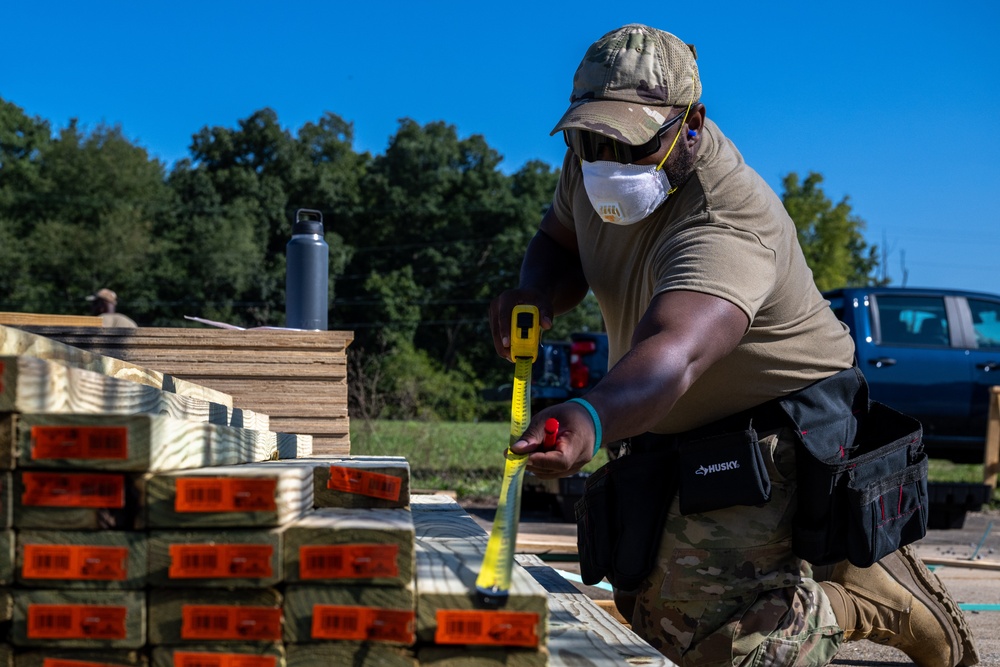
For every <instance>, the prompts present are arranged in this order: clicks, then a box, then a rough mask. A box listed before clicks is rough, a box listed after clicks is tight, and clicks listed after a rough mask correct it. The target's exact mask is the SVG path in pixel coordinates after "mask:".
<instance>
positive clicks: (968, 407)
mask: <svg viewBox="0 0 1000 667" xmlns="http://www.w3.org/2000/svg"><path fill="white" fill-rule="evenodd" d="M823 296H825V297H826V298H827V299H829V301H830V306H831V307H832V308H833V311H834V312H835V313H836V314H837V317H838V318H839V319H840V320H841V321H842V322H844V323H845V324H846V325H847V327H848V328H849V329H850V331H851V336H852V337H853V338H854V343H855V346H856V347H857V358H858V364H859V365H860V366H861V370H862V371H863V372H864V374H865V377H866V378H867V379H868V384H869V385H870V387H871V396H872V398H873V399H875V400H878V401H881V402H882V403H886V404H887V405H890V406H892V407H894V408H896V409H897V410H900V411H901V412H905V413H907V414H910V415H912V416H914V417H916V418H917V419H919V420H920V422H921V423H922V424H923V427H924V442H925V443H926V445H927V449H928V451H929V453H931V454H932V455H933V456H941V457H947V458H952V459H970V456H971V457H972V458H971V459H970V460H973V459H974V460H982V458H981V457H982V452H983V445H984V443H985V439H986V423H987V415H988V410H989V392H990V389H989V388H990V386H991V385H995V384H1000V295H995V294H985V293H979V292H967V291H958V290H943V289H919V288H899V287H851V288H844V289H838V290H833V291H830V292H825V293H824V294H823Z"/></svg>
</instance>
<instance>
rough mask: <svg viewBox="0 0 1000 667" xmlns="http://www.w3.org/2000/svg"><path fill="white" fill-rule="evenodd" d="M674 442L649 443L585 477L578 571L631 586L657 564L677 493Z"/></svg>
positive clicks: (592, 579)
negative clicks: (649, 444)
mask: <svg viewBox="0 0 1000 667" xmlns="http://www.w3.org/2000/svg"><path fill="white" fill-rule="evenodd" d="M675 470H676V454H675V451H674V449H673V447H671V446H668V445H664V446H662V447H653V448H650V449H649V450H648V451H643V452H642V453H635V452H634V453H632V454H629V455H627V456H622V457H620V458H618V459H615V460H614V461H609V462H608V463H606V464H605V465H604V466H603V467H601V469H600V470H598V471H597V472H596V473H594V474H593V475H591V476H590V477H589V478H588V479H587V483H586V487H585V490H584V495H583V498H581V499H580V500H579V501H578V502H577V504H576V508H575V509H576V521H577V549H578V551H579V554H580V576H581V578H582V579H583V582H584V583H585V584H588V585H593V584H596V583H597V582H599V581H601V580H602V579H603V578H604V577H607V578H608V581H610V582H611V583H612V584H613V585H614V586H615V587H616V588H619V589H621V590H632V589H635V588H637V587H638V586H639V584H641V583H642V580H643V579H644V578H645V577H646V575H648V574H649V573H650V572H651V571H652V569H653V566H654V565H655V564H656V553H657V551H658V550H659V548H660V538H661V536H662V534H663V528H664V525H665V523H666V519H667V510H668V509H669V508H670V503H671V502H673V498H674V495H675V494H676V492H677V481H676V472H675Z"/></svg>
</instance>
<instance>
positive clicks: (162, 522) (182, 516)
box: [146, 463, 313, 528]
mask: <svg viewBox="0 0 1000 667" xmlns="http://www.w3.org/2000/svg"><path fill="white" fill-rule="evenodd" d="M312 507H313V471H312V468H310V467H308V466H292V465H288V466H275V465H272V464H270V463H244V464H243V465H229V466H216V467H209V468H200V469H197V470H185V471H176V472H160V473H153V474H150V475H149V476H147V478H146V525H147V526H148V527H149V528H239V527H244V528H250V527H268V526H281V525H284V524H288V523H291V522H293V521H295V520H296V519H298V518H300V517H302V516H303V515H305V514H306V513H307V512H309V511H311V510H312Z"/></svg>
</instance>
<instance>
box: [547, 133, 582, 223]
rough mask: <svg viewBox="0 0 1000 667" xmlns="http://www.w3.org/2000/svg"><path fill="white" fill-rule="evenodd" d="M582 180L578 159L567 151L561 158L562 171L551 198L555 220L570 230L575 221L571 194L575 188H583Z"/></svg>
mask: <svg viewBox="0 0 1000 667" xmlns="http://www.w3.org/2000/svg"><path fill="white" fill-rule="evenodd" d="M582 179H583V173H582V171H581V170H580V161H579V159H578V158H577V157H576V156H575V155H574V154H573V151H570V150H567V151H566V156H565V157H564V158H563V165H562V171H561V172H560V173H559V184H558V185H557V186H556V192H555V195H553V197H552V212H553V213H554V214H555V216H556V219H557V220H559V221H560V222H561V223H562V224H563V225H565V226H566V227H569V228H570V229H573V228H574V227H575V224H574V220H575V219H576V218H574V216H573V193H574V192H576V189H577V187H583V183H582Z"/></svg>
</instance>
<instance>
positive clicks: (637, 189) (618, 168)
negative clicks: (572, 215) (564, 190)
mask: <svg viewBox="0 0 1000 667" xmlns="http://www.w3.org/2000/svg"><path fill="white" fill-rule="evenodd" d="M660 164H662V162H661V163H660ZM581 169H582V171H583V187H584V189H585V190H586V191H587V197H588V198H590V203H591V205H592V206H593V207H594V210H595V211H597V215H599V216H600V218H601V220H603V221H604V222H610V223H612V224H615V225H631V224H634V223H636V222H639V221H640V220H642V219H644V218H646V217H648V216H649V215H650V214H652V213H653V211H655V210H656V209H658V208H659V207H660V206H661V205H662V204H663V202H665V201H667V197H668V196H669V194H670V180H669V179H668V178H667V174H666V172H665V171H664V170H663V169H658V168H657V165H655V164H649V165H641V164H621V163H619V162H610V161H605V160H597V161H596V162H581Z"/></svg>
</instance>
